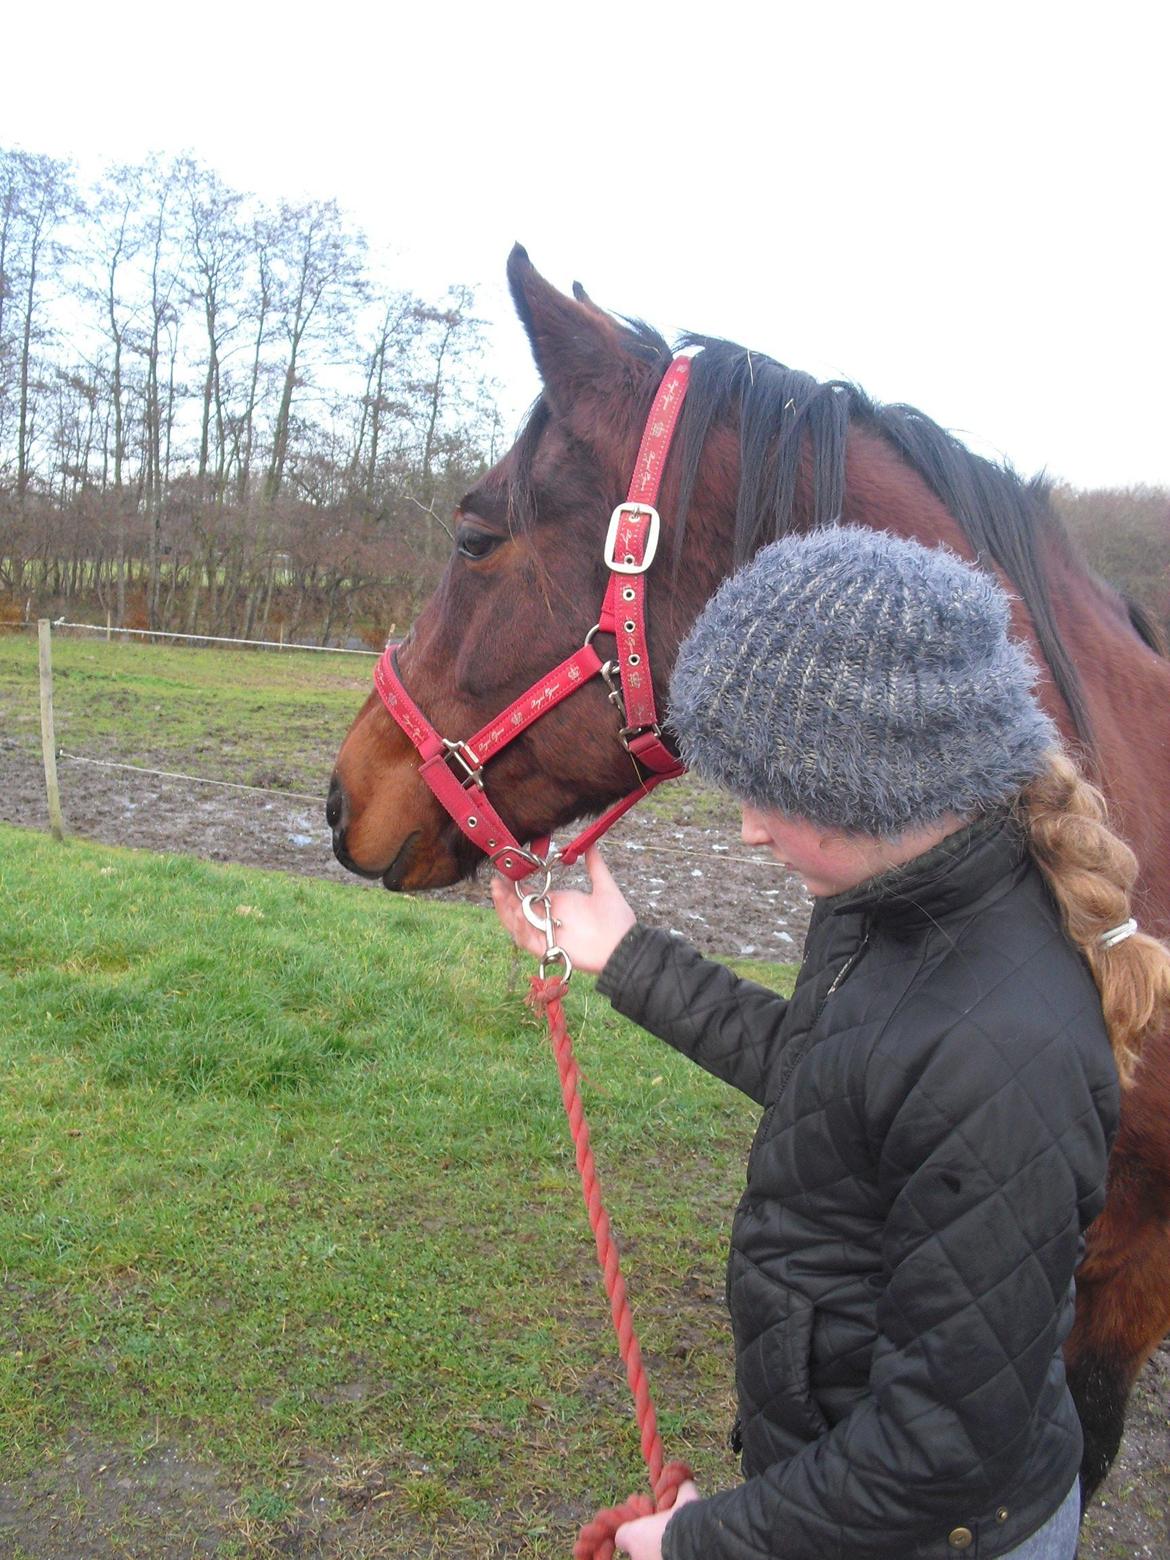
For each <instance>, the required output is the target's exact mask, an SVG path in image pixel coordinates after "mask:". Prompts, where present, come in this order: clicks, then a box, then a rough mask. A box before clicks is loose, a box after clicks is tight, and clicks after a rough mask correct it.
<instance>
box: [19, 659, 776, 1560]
mask: <svg viewBox="0 0 1170 1560" xmlns="http://www.w3.org/2000/svg"><path fill="white" fill-rule="evenodd" d="M87 648H89V647H85V646H76V647H71V648H70V650H69V651H68V652H66V654H65V655H63V656H62V661H63V662H64V663H65V664H66V665H67V666H69V667H70V668H71V675H72V676H73V677H75V678H82V677H84V676H85V675H86V670H85V668H86V666H87V665H88V664H89V663H87V662H86V660H85V655H86V653H87ZM6 649H7V650H10V649H11V647H10V646H9V647H6ZM103 649H104V647H103ZM182 654H184V656H185V657H190V652H182ZM323 660H324V658H319V659H318V658H309V657H306V658H305V661H306V662H309V663H310V664H309V665H300V664H298V663H289V665H288V667H287V677H288V695H289V700H290V707H291V703H292V702H295V697H296V693H297V689H298V687H303V686H304V682H303V680H304V679H306V678H308V679H315V678H321V679H323V683H322V687H321V688H320V690H316V691H319V692H320V693H321V696H322V697H323V698H324V699H326V700H329V699H337V700H339V701H340V700H341V699H342V697H343V695H344V697H345V698H348V699H352V690H351V689H344V688H340V687H333V686H329V680H330V678H340V679H341V680H342V681H344V676H345V675H347V674H339V673H338V672H337V671H336V669H332V670H329V669H327V668H323V667H322V665H321V662H322V661H323ZM221 664H222V661H221V658H217V662H216V665H217V666H219V665H221ZM196 665H197V663H196ZM185 669H186V670H188V671H190V669H191V667H190V665H187V667H186V668H185ZM143 675H144V677H145V673H144V674H143ZM152 675H153V676H154V677H156V678H157V679H158V681H157V683H156V684H155V686H156V687H157V689H158V691H159V692H160V693H161V692H162V690H163V689H164V688H165V687H166V686H167V685H166V682H165V679H164V678H163V677H162V675H161V673H159V672H157V671H156V672H155V673H153V674H152ZM152 696H153V695H152ZM217 699H220V700H222V689H221V688H220V686H219V685H218V683H217V685H216V688H215V690H214V691H213V689H212V686H211V682H210V679H209V684H208V692H207V702H206V705H205V706H204V709H203V716H201V717H200V718H205V717H206V714H207V709H208V708H210V706H211V705H213V704H214V703H215V702H216V700H217ZM270 713H271V712H269V714H270ZM266 718H267V716H266ZM191 719H192V722H195V721H196V716H195V715H194V714H192V716H191ZM226 719H227V717H226V716H225V721H226ZM277 724H279V722H277ZM761 968H762V967H761V966H753V967H752V972H753V975H755V976H756V978H765V979H770V980H775V981H779V982H782V981H783V980H784V979H786V978H787V976H788V974H789V973H790V972H788V971H786V970H783V969H778V968H773V969H771V970H767V969H764V972H763V975H762V976H761ZM527 973H528V965H527V961H520V959H519V956H518V955H514V954H513V952H512V950H511V948H510V947H509V946H507V945H506V943H505V941H504V938H503V934H502V933H501V932H500V931H499V929H498V928H497V927H496V925H495V923H494V921H493V920H492V919H491V918H490V917H489V916H488V915H486V914H485V913H483V912H481V911H477V910H471V909H467V910H463V909H459V908H451V907H444V906H436V905H431V904H427V903H423V902H421V901H415V900H411V899H409V898H397V897H393V898H392V897H390V896H385V895H373V894H355V893H352V892H347V891H346V890H345V889H344V888H342V887H336V886H333V885H331V884H327V883H320V882H314V881H309V880H303V879H297V878H291V877H287V876H283V875H280V874H277V873H260V872H251V871H246V870H244V869H234V868H217V867H212V866H208V865H205V864H202V863H199V862H196V861H194V860H190V859H185V858H173V857H164V856H150V855H145V854H141V853H132V852H126V851H119V850H113V849H107V848H100V847H95V846H88V845H83V844H81V843H78V842H76V841H74V842H70V843H68V844H66V845H65V846H63V847H59V846H54V845H53V843H52V842H51V841H49V840H47V839H46V838H44V837H42V836H39V835H36V834H32V833H28V832H25V831H21V830H16V829H10V828H0V1056H2V1066H3V1080H4V1081H3V1090H4V1105H3V1112H2V1116H0V1252H2V1254H3V1260H4V1273H3V1283H4V1299H5V1304H4V1307H3V1312H2V1319H0V1328H2V1329H3V1333H4V1335H5V1336H4V1342H5V1347H4V1349H3V1352H2V1354H0V1458H2V1459H3V1463H4V1466H5V1468H6V1470H7V1472H6V1475H5V1477H6V1478H8V1479H9V1480H11V1479H12V1478H13V1477H16V1476H18V1475H20V1474H21V1473H22V1472H24V1471H27V1470H32V1469H33V1468H34V1467H36V1466H43V1464H44V1462H45V1460H46V1458H51V1457H52V1456H54V1455H56V1454H57V1453H58V1452H59V1451H60V1449H61V1448H62V1447H63V1446H64V1445H65V1444H66V1442H67V1440H68V1439H69V1437H70V1436H71V1435H76V1434H78V1433H81V1434H83V1435H84V1436H86V1437H89V1438H98V1439H99V1440H103V1441H106V1442H108V1443H109V1444H111V1445H116V1446H120V1447H123V1448H125V1447H129V1448H131V1449H134V1448H136V1447H137V1448H149V1447H152V1446H156V1445H158V1444H166V1445H174V1446H179V1447H181V1448H184V1449H185V1450H186V1451H187V1452H189V1453H194V1454H197V1455H198V1456H199V1457H201V1458H204V1459H208V1460H210V1461H212V1462H213V1463H214V1464H215V1465H216V1466H217V1467H218V1468H219V1469H220V1470H222V1475H221V1476H222V1477H224V1478H227V1479H228V1481H229V1482H230V1483H231V1484H232V1486H233V1488H235V1489H236V1490H237V1491H239V1492H240V1502H241V1504H240V1506H239V1508H238V1510H239V1512H240V1513H242V1517H241V1520H243V1519H244V1518H246V1524H247V1530H248V1533H249V1534H250V1535H251V1538H250V1539H249V1540H248V1542H249V1543H251V1544H255V1543H258V1542H259V1540H258V1539H257V1538H256V1534H257V1533H258V1532H259V1533H260V1534H261V1537H262V1536H263V1534H264V1533H267V1534H269V1535H270V1536H272V1535H279V1533H280V1532H281V1531H282V1530H283V1526H285V1525H287V1524H288V1522H290V1521H291V1520H293V1518H294V1516H295V1515H296V1513H297V1512H298V1511H301V1512H302V1515H303V1511H304V1508H305V1502H306V1501H307V1500H308V1499H309V1498H310V1495H311V1493H312V1492H314V1491H316V1492H321V1491H323V1492H324V1497H325V1498H326V1507H325V1508H324V1509H325V1510H326V1517H323V1518H321V1519H320V1520H321V1521H326V1520H327V1518H328V1520H332V1517H330V1516H329V1513H333V1514H335V1515H336V1519H337V1521H339V1522H340V1521H342V1519H343V1517H344V1513H345V1510H346V1509H347V1508H346V1507H345V1505H344V1502H343V1501H342V1499H341V1497H342V1494H343V1493H344V1488H345V1477H344V1476H343V1475H344V1470H345V1469H347V1468H348V1469H352V1467H353V1466H355V1462H354V1460H355V1459H364V1460H365V1463H366V1464H369V1463H371V1460H372V1461H373V1462H374V1463H376V1464H377V1466H378V1468H379V1469H380V1473H379V1478H380V1479H381V1480H382V1484H381V1485H380V1489H381V1490H382V1492H383V1495H384V1499H383V1497H382V1495H380V1496H379V1499H382V1505H381V1507H380V1508H379V1510H378V1513H377V1515H378V1521H379V1522H380V1523H381V1524H382V1526H381V1528H379V1532H382V1533H384V1534H385V1535H386V1543H387V1546H388V1547H386V1548H385V1549H384V1550H383V1549H381V1548H370V1549H364V1548H363V1549H361V1550H360V1553H362V1554H366V1553H370V1554H375V1553H376V1554H382V1553H385V1554H405V1553H407V1552H408V1547H407V1544H406V1540H405V1537H404V1535H406V1534H409V1533H412V1532H415V1531H419V1532H423V1533H426V1534H431V1535H440V1536H441V1535H447V1538H446V1539H443V1540H442V1542H440V1543H439V1546H438V1548H437V1549H436V1553H444V1554H446V1553H451V1554H454V1553H459V1554H464V1553H466V1554H480V1553H482V1554H485V1555H486V1554H489V1553H496V1552H497V1551H496V1550H494V1549H491V1548H490V1546H489V1537H488V1536H489V1535H490V1534H492V1533H496V1534H499V1533H500V1532H504V1533H506V1534H509V1535H511V1537H510V1539H509V1540H508V1542H509V1543H510V1544H511V1546H512V1547H507V1546H505V1547H504V1548H503V1549H501V1550H500V1551H499V1552H500V1553H509V1554H515V1553H519V1552H524V1553H526V1554H531V1555H534V1556H535V1555H543V1554H546V1553H547V1554H553V1553H557V1554H560V1553H563V1552H564V1550H565V1548H566V1547H567V1546H566V1540H567V1539H569V1538H571V1536H572V1531H573V1529H574V1527H575V1522H576V1516H577V1513H567V1512H566V1511H565V1510H564V1509H562V1508H563V1503H564V1501H565V1500H566V1499H569V1498H570V1497H572V1498H575V1499H576V1500H578V1501H579V1502H580V1503H581V1506H582V1508H583V1510H584V1511H585V1513H586V1514H587V1511H588V1510H591V1509H592V1507H593V1505H594V1504H596V1503H598V1502H602V1501H607V1500H609V1499H617V1498H620V1497H621V1496H622V1495H624V1494H625V1493H626V1492H627V1491H628V1490H629V1489H631V1488H635V1487H637V1486H638V1485H639V1484H640V1482H641V1468H640V1459H639V1457H638V1453H637V1443H636V1437H635V1434H634V1432H633V1428H632V1417H631V1413H630V1410H629V1408H628V1405H627V1401H626V1388H625V1385H624V1380H623V1379H622V1374H621V1370H620V1366H619V1364H618V1361H617V1355H616V1350H615V1347H614V1345H613V1343H612V1340H611V1338H610V1337H609V1335H608V1331H607V1330H608V1326H609V1322H608V1311H607V1307H606V1304H605V1301H604V1297H603V1294H602V1291H601V1288H600V1282H599V1280H598V1279H597V1277H596V1276H595V1274H594V1272H593V1269H592V1263H593V1257H592V1242H591V1237H590V1235H589V1232H588V1226H587V1224H586V1221H585V1215H584V1210H583V1208H582V1206H581V1201H580V1193H579V1190H578V1186H577V1181H576V1174H575V1170H574V1167H573V1162H572V1155H571V1149H570V1145H569V1139H568V1134H567V1128H566V1125H565V1122H564V1119H563V1114H562V1108H561V1105H560V1099H559V1092H558V1088H557V1080H556V1069H555V1065H554V1063H553V1060H552V1057H551V1054H550V1052H549V1049H548V1045H547V1040H546V1038H545V1035H544V1032H543V1028H542V1025H541V1024H538V1022H537V1021H536V1019H535V1018H532V1017H531V1016H529V1015H528V1014H527V1012H526V1010H525V1009H524V1007H523V1005H522V992H523V989H524V988H525V985H526V980H527ZM569 1016H570V1027H571V1030H572V1032H573V1033H574V1035H575V1036H576V1037H577V1041H578V1048H579V1054H580V1058H581V1063H582V1067H583V1070H584V1074H585V1078H586V1103H587V1106H588V1109H589V1111H590V1115H591V1119H592V1124H593V1128H594V1133H595V1138H596V1152H597V1157H598V1162H599V1166H600V1169H601V1172H602V1175H603V1177H604V1179H605V1183H606V1189H607V1195H608V1199H609V1201H610V1204H611V1211H612V1214H613V1217H614V1222H615V1226H616V1227H617V1229H618V1230H619V1231H620V1232H621V1236H622V1239H623V1242H624V1244H625V1247H626V1258H625V1260H626V1262H627V1265H628V1274H629V1281H630V1286H631V1291H632V1295H633V1302H634V1305H635V1309H636V1315H637V1319H638V1323H639V1327H640V1330H641V1333H642V1339H643V1347H644V1350H645V1352H646V1356H647V1360H648V1365H649V1368H650V1370H651V1375H652V1381H653V1383H654V1385H655V1388H656V1395H657V1396H658V1398H659V1400H660V1401H659V1407H660V1411H661V1419H662V1422H663V1429H664V1438H665V1440H666V1443H667V1451H668V1455H671V1454H676V1453H677V1454H680V1455H687V1456H690V1457H692V1458H693V1459H694V1460H695V1462H696V1463H697V1464H699V1465H701V1466H702V1467H703V1469H704V1475H705V1478H706V1480H707V1482H708V1484H709V1485H710V1484H714V1483H718V1482H720V1481H723V1482H726V1481H727V1480H728V1479H730V1478H731V1476H732V1469H731V1464H730V1461H729V1459H728V1456H727V1453H726V1450H725V1447H724V1439H725V1431H726V1422H727V1419H728V1417H729V1413H730V1401H731V1396H730V1376H729V1339H728V1338H727V1336H726V1334H725V1318H724V1314H723V1310H722V1306H721V1303H720V1295H721V1283H722V1281H721V1272H722V1262H723V1252H724V1246H725V1241H726V1234H727V1226H728V1223H729V1219H730V1214H731V1211H732V1208H733V1206H734V1202H735V1198H736V1196H737V1188H738V1186H739V1184H740V1183H741V1179H742V1164H743V1156H744V1152H745V1147H746V1141H747V1138H748V1135H749V1133H750V1130H751V1126H752V1117H753V1111H752V1109H751V1107H750V1106H748V1105H747V1104H746V1102H743V1101H741V1100H739V1099H738V1098H736V1097H735V1096H733V1095H732V1094H731V1092H730V1091H728V1090H727V1089H725V1088H724V1087H723V1086H721V1085H719V1084H717V1083H715V1082H714V1081H712V1080H710V1079H708V1078H706V1077H705V1076H704V1075H702V1074H700V1073H699V1071H698V1070H697V1069H695V1068H693V1067H691V1066H690V1065H689V1064H687V1063H685V1062H683V1061H682V1060H681V1059H679V1058H677V1057H676V1056H674V1055H673V1053H670V1052H669V1051H668V1050H667V1048H666V1047H664V1046H662V1045H660V1044H659V1043H658V1042H656V1041H654V1040H652V1039H651V1038H649V1037H647V1036H645V1035H644V1034H641V1033H640V1032H638V1031H635V1030H633V1029H632V1028H630V1027H629V1026H628V1025H626V1024H625V1023H624V1022H622V1021H620V1020H619V1019H617V1018H616V1016H615V1015H614V1014H613V1013H612V1012H611V1010H610V1009H609V1007H608V1004H606V1003H604V1002H602V1001H601V1000H599V999H598V998H597V997H596V996H595V994H594V992H593V990H592V984H591V982H590V981H589V980H588V979H587V978H583V977H579V978H577V979H575V981H574V990H573V991H572V993H571V995H570V1002H569ZM323 1468H328V1469H330V1470H333V1472H331V1473H330V1474H328V1475H326V1474H323V1473H322V1471H321V1470H322V1469H323ZM339 1470H340V1471H339ZM339 1502H340V1504H339ZM330 1503H332V1504H330ZM315 1520H317V1519H315ZM241 1542H242V1540H241ZM444 1544H446V1546H447V1547H446V1548H444V1547H443V1546H444ZM460 1545H462V1546H463V1547H459V1546H460ZM477 1545H478V1546H479V1547H477ZM546 1545H547V1547H545V1546H546ZM39 1552H40V1551H38V1553H39ZM62 1552H64V1551H62ZM87 1552H88V1551H87ZM102 1552H103V1553H104V1551H102ZM113 1552H115V1551H113V1550H111V1553H113ZM117 1552H120V1551H117ZM134 1552H135V1553H138V1551H134ZM151 1552H154V1551H151ZM157 1552H158V1553H160V1554H161V1553H163V1552H164V1551H163V1547H162V1545H161V1543H160V1545H159V1548H158V1550H157ZM168 1552H169V1551H168ZM184 1552H186V1551H184ZM218 1552H222V1553H224V1554H227V1553H237V1552H238V1553H242V1552H245V1551H244V1549H233V1548H231V1547H230V1546H228V1547H225V1548H223V1549H222V1550H219V1551H217V1553H218ZM246 1552H247V1553H260V1552H262V1551H261V1550H260V1549H256V1548H247V1550H246ZM281 1552H283V1551H281ZM314 1552H316V1551H314ZM345 1552H347V1553H348V1552H352V1553H358V1552H359V1550H358V1549H357V1548H356V1547H354V1548H352V1549H349V1550H346V1551H345ZM409 1552H411V1553H414V1552H415V1551H413V1550H411V1551H409Z"/></svg>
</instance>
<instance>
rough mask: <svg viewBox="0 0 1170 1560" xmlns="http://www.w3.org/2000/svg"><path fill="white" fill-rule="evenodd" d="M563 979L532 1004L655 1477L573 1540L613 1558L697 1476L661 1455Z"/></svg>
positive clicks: (536, 982) (592, 1559)
mask: <svg viewBox="0 0 1170 1560" xmlns="http://www.w3.org/2000/svg"><path fill="white" fill-rule="evenodd" d="M563 992H564V982H563V981H560V980H542V979H541V978H540V977H539V976H534V977H533V980H532V990H531V991H530V992H529V995H528V1004H529V1006H530V1007H532V1008H535V1009H537V1010H538V1011H539V1010H541V1009H543V1010H544V1012H545V1013H546V1014H547V1015H548V1030H549V1039H550V1040H551V1041H552V1048H553V1054H554V1055H555V1057H556V1059H557V1072H558V1073H559V1074H560V1080H561V1099H562V1100H563V1101H564V1105H565V1114H566V1115H567V1116H568V1118H569V1130H570V1131H571V1133H572V1136H573V1148H574V1151H575V1153H576V1157H577V1172H578V1174H579V1175H580V1177H581V1191H582V1193H583V1194H584V1197H585V1208H586V1210H587V1212H588V1214H589V1224H590V1227H591V1228H592V1230H593V1238H594V1240H595V1242H596V1244H597V1260H598V1263H599V1264H600V1266H601V1271H602V1274H603V1276H604V1278H605V1292H606V1294H607V1295H608V1296H609V1309H610V1315H611V1317H612V1318H613V1326H614V1331H615V1332H616V1333H617V1340H618V1349H619V1351H620V1353H621V1357H622V1363H623V1364H624V1365H625V1367H626V1379H627V1380H628V1381H629V1384H630V1391H631V1392H632V1393H633V1397H634V1413H635V1416H636V1418H637V1421H638V1432H639V1435H640V1437H641V1443H642V1459H643V1461H644V1462H645V1464H646V1472H647V1473H648V1475H649V1478H650V1488H651V1490H652V1491H653V1492H654V1493H653V1497H651V1496H649V1495H631V1496H630V1497H629V1499H628V1500H625V1501H623V1502H622V1504H621V1505H620V1506H608V1507H606V1508H605V1509H604V1510H602V1511H599V1512H598V1513H597V1515H596V1516H595V1517H594V1518H593V1520H592V1522H587V1523H586V1524H585V1526H584V1527H583V1528H582V1529H581V1532H580V1534H579V1535H578V1538H577V1542H576V1543H575V1544H574V1546H573V1560H610V1557H611V1556H612V1555H613V1552H614V1534H615V1533H616V1532H617V1530H618V1528H619V1527H621V1525H622V1523H623V1522H631V1521H633V1519H634V1518H635V1517H648V1516H650V1515H651V1514H652V1513H653V1512H655V1511H668V1510H669V1509H670V1507H671V1506H673V1505H674V1502H675V1499H676V1497H677V1496H678V1492H679V1488H680V1486H681V1485H682V1484H684V1483H685V1482H686V1480H687V1479H690V1478H693V1477H694V1475H693V1474H692V1472H691V1470H690V1468H689V1467H688V1466H687V1465H686V1463H684V1462H671V1463H665V1464H664V1462H663V1454H662V1438H661V1436H660V1435H659V1434H658V1419H657V1416H656V1414H655V1412H654V1404H653V1403H652V1402H651V1401H650V1387H649V1384H648V1382H647V1380H646V1372H645V1370H644V1369H643V1366H642V1351H641V1350H640V1349H639V1347H638V1339H637V1337H636V1335H635V1333H634V1321H633V1317H632V1315H631V1313H630V1303H629V1300H628V1299H627V1297H626V1286H625V1281H624V1280H623V1278H622V1272H621V1266H620V1263H619V1259H618V1251H617V1245H616V1243H615V1242H614V1238H613V1233H612V1231H611V1230H610V1227H609V1215H608V1214H607V1213H606V1211H605V1206H604V1204H603V1203H602V1200H601V1183H600V1182H599V1180H598V1178H597V1169H596V1166H595V1165H594V1163H593V1150H592V1148H591V1147H590V1146H589V1123H588V1122H587V1121H586V1120H585V1111H584V1107H583V1106H582V1104H581V1091H580V1087H579V1085H580V1078H581V1074H580V1071H579V1069H578V1067H577V1058H576V1057H575V1056H574V1054H573V1042H572V1040H571V1039H570V1038H569V1032H568V1030H567V1029H566V1027H565V1014H564V1009H563V1007H562V1004H561V996H562V993H563Z"/></svg>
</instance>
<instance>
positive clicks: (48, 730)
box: [37, 618, 65, 840]
mask: <svg viewBox="0 0 1170 1560" xmlns="http://www.w3.org/2000/svg"><path fill="white" fill-rule="evenodd" d="M37 641H38V648H39V652H40V653H39V657H38V660H39V665H40V677H41V753H42V755H43V756H44V760H45V792H46V794H47V796H48V798H49V828H50V830H51V831H52V835H53V838H54V839H55V840H63V839H64V838H65V821H64V819H63V818H62V817H61V791H60V787H59V786H58V784H57V738H56V734H55V732H54V729H53V641H52V624H51V623H50V622H49V619H48V618H40V619H39V620H38V622H37Z"/></svg>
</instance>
